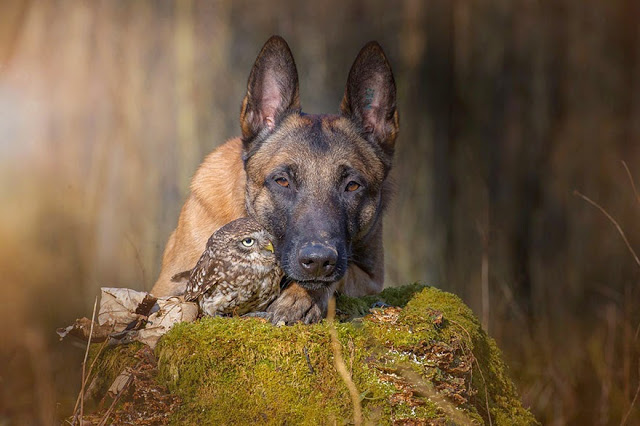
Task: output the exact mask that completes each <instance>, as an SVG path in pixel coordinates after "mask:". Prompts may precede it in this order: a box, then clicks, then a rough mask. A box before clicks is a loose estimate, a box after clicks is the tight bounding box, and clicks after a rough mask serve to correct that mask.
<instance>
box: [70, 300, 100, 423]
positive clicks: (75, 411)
mask: <svg viewBox="0 0 640 426" xmlns="http://www.w3.org/2000/svg"><path fill="white" fill-rule="evenodd" d="M97 307H98V298H97V297H96V300H95V302H94V303H93V313H92V314H91V328H90V330H89V338H88V339H87V349H86V350H85V352H84V360H83V361H82V382H81V384H80V394H79V395H78V399H76V405H75V407H74V408H73V424H76V421H77V420H78V417H77V415H78V404H80V421H79V422H78V423H82V417H83V416H84V388H85V386H86V385H87V374H86V372H87V368H86V367H87V358H88V356H89V347H90V346H91V336H92V335H93V324H94V321H95V320H96V308H97Z"/></svg>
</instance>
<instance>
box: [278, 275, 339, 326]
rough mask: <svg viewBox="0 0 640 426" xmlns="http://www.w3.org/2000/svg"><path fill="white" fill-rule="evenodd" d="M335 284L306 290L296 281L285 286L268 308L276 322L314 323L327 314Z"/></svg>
mask: <svg viewBox="0 0 640 426" xmlns="http://www.w3.org/2000/svg"><path fill="white" fill-rule="evenodd" d="M331 294H333V286H331V287H328V288H326V289H321V290H306V289H304V288H302V287H301V286H299V285H298V284H296V283H293V284H291V285H289V286H288V287H287V288H285V289H284V290H283V291H282V293H281V294H280V296H279V297H278V298H277V299H276V300H275V301H274V302H273V303H272V304H271V305H269V307H268V308H267V312H269V313H270V314H271V315H272V316H271V322H273V323H274V324H279V323H280V324H281V323H285V324H295V323H297V322H302V323H304V324H313V323H316V322H318V321H320V320H321V319H323V318H324V317H325V316H326V315H327V305H328V302H329V295H331Z"/></svg>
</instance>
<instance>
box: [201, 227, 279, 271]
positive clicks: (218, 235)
mask: <svg viewBox="0 0 640 426" xmlns="http://www.w3.org/2000/svg"><path fill="white" fill-rule="evenodd" d="M271 240H272V237H271V235H270V234H269V233H268V232H267V231H266V230H265V229H264V228H263V227H262V226H260V224H258V222H256V221H255V220H253V219H250V218H246V217H244V218H240V219H236V220H234V221H232V222H229V223H227V224H226V225H224V226H223V227H221V228H220V229H218V230H217V231H216V232H214V233H213V235H212V236H211V238H209V242H208V243H207V248H208V249H212V250H214V251H217V250H219V249H220V248H223V247H224V248H225V249H226V250H227V252H236V253H238V254H239V255H240V257H241V259H242V260H245V261H246V260H248V261H252V262H256V261H263V262H264V261H265V260H267V261H269V262H274V263H275V261H276V260H275V254H274V249H273V244H272V243H271ZM241 259H235V260H236V261H239V260H241Z"/></svg>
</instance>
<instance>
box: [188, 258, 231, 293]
mask: <svg viewBox="0 0 640 426" xmlns="http://www.w3.org/2000/svg"><path fill="white" fill-rule="evenodd" d="M221 267H222V264H221V262H220V260H219V259H217V258H215V257H214V256H212V253H211V252H210V251H209V250H205V252H204V253H203V254H202V256H200V260H198V263H197V264H196V266H195V268H193V269H192V270H191V275H190V277H189V282H188V283H187V290H186V291H185V293H184V298H185V300H186V301H188V302H191V301H194V300H196V299H198V297H199V296H200V295H201V294H203V293H204V292H206V291H207V290H209V289H210V288H211V287H213V286H214V285H216V284H217V282H218V278H219V276H218V275H219V271H220V270H221Z"/></svg>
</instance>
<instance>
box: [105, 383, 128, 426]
mask: <svg viewBox="0 0 640 426" xmlns="http://www.w3.org/2000/svg"><path fill="white" fill-rule="evenodd" d="M131 382H133V376H129V378H128V380H127V382H126V384H125V385H124V386H123V387H122V389H121V390H120V392H118V394H117V395H116V397H115V398H113V401H112V402H111V405H110V406H109V409H108V410H107V412H106V413H104V416H103V417H102V419H101V420H100V423H98V426H104V425H106V424H107V421H108V420H109V416H111V413H113V410H114V408H115V407H116V404H117V403H118V401H120V398H121V397H122V395H124V393H125V392H126V391H127V389H128V388H129V385H130V384H131Z"/></svg>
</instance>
